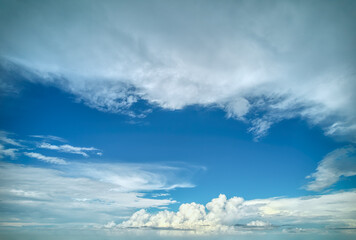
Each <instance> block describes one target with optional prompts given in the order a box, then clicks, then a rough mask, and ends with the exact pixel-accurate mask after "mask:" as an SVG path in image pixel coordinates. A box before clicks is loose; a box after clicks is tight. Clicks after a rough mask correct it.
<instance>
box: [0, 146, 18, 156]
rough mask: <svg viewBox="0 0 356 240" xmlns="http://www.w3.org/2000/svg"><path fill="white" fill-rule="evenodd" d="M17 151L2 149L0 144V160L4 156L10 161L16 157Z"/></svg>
mask: <svg viewBox="0 0 356 240" xmlns="http://www.w3.org/2000/svg"><path fill="white" fill-rule="evenodd" d="M17 151H18V150H17V149H15V148H8V149H6V148H4V146H3V145H2V144H0V158H3V157H4V156H8V157H10V158H12V159H14V158H15V157H16V152H17Z"/></svg>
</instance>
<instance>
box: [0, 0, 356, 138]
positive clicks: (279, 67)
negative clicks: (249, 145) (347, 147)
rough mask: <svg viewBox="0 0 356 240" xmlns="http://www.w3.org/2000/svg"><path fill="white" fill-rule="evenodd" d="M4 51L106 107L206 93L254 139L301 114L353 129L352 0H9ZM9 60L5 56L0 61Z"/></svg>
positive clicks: (182, 102)
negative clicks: (242, 122) (243, 124)
mask: <svg viewBox="0 0 356 240" xmlns="http://www.w3.org/2000/svg"><path fill="white" fill-rule="evenodd" d="M2 6H3V7H2V9H1V10H0V11H1V12H0V13H1V14H0V16H1V19H0V29H1V32H0V33H1V35H2V38H1V40H0V54H1V56H2V58H3V62H6V61H7V62H8V61H10V62H13V63H15V64H17V65H18V66H21V68H25V69H27V71H30V72H32V74H34V76H35V77H31V76H29V75H27V79H29V80H31V81H41V82H44V83H46V84H54V85H56V86H58V87H60V88H62V89H64V90H65V91H68V92H71V93H73V94H75V95H76V96H77V97H78V99H79V100H81V101H83V102H84V103H85V104H87V105H89V106H91V107H94V108H97V109H99V110H102V111H111V112H121V113H125V114H129V115H131V116H139V117H143V116H144V115H145V114H146V113H145V112H141V113H135V112H133V111H132V110H130V107H131V106H133V105H134V104H135V103H136V102H137V101H138V100H140V99H143V100H146V101H148V102H149V103H150V104H153V105H156V106H160V107H162V108H165V109H181V108H184V107H185V106H189V105H194V104H198V105H201V106H208V107H218V108H221V109H224V110H225V111H226V112H227V116H228V117H233V118H237V119H241V120H247V121H248V122H250V124H251V128H250V131H251V132H252V133H254V134H255V136H256V139H258V138H259V137H261V136H263V135H265V134H266V133H267V131H268V129H269V127H270V126H271V125H272V124H274V123H276V122H279V121H281V120H283V119H288V118H294V117H301V118H303V119H306V120H308V121H309V122H310V123H312V124H318V125H320V126H321V127H322V128H324V129H325V133H326V134H329V135H332V136H337V137H343V138H346V139H348V140H351V141H356V139H355V137H354V136H355V135H356V134H355V129H356V128H355V122H356V121H355V118H356V112H355V108H354V107H353V103H354V102H355V101H356V99H355V94H354V92H355V89H356V88H355V80H354V79H355V56H356V53H355V47H354V42H356V34H355V31H354V29H355V21H354V20H355V19H354V14H353V13H354V9H355V2H354V1H337V2H335V1H312V2H309V1H301V2H295V1H264V2H263V3H261V2H260V1H219V2H216V1H194V2H191V1H164V2H162V1H144V2H142V1H129V2H125V1H101V2H100V3H98V2H97V1H76V2H75V3H73V2H72V1H60V2H58V1H16V2H15V1H2ZM3 66H5V67H6V64H5V63H3Z"/></svg>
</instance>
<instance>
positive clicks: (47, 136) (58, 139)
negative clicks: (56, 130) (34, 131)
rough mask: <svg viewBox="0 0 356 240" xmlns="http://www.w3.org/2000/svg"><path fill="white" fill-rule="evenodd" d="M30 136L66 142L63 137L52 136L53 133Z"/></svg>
mask: <svg viewBox="0 0 356 240" xmlns="http://www.w3.org/2000/svg"><path fill="white" fill-rule="evenodd" d="M30 137H33V138H41V139H44V140H52V141H57V142H66V141H67V140H65V139H64V138H61V137H57V136H53V135H30Z"/></svg>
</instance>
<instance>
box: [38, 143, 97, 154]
mask: <svg viewBox="0 0 356 240" xmlns="http://www.w3.org/2000/svg"><path fill="white" fill-rule="evenodd" d="M38 147H39V148H44V149H51V150H57V151H60V152H66V153H73V154H79V155H82V156H84V157H89V155H88V154H87V153H86V152H93V151H95V152H98V151H99V150H98V149H96V148H93V147H73V146H71V145H68V144H65V145H60V146H57V145H52V144H49V143H41V144H39V145H38ZM98 155H99V156H100V152H99V154H98Z"/></svg>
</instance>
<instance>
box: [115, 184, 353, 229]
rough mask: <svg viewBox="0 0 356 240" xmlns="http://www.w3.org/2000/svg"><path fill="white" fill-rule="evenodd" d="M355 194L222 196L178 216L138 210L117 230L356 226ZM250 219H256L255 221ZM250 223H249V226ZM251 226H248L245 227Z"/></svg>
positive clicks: (187, 206)
mask: <svg viewBox="0 0 356 240" xmlns="http://www.w3.org/2000/svg"><path fill="white" fill-rule="evenodd" d="M355 201H356V191H355V190H353V191H349V192H338V193H331V194H326V195H315V196H306V197H298V198H269V199H256V200H248V201H246V200H244V199H242V198H239V197H233V198H230V199H227V198H226V196H225V195H222V194H221V195H220V196H219V197H218V198H215V199H213V200H212V201H211V202H209V203H208V204H206V205H205V206H204V205H201V204H197V203H194V202H193V203H185V204H182V205H181V206H180V208H179V210H178V211H177V212H172V211H167V210H164V211H160V212H158V213H148V212H147V211H145V210H143V209H142V210H139V211H137V212H136V213H134V214H133V215H132V216H131V217H130V219H129V220H127V221H124V222H123V223H121V224H116V225H114V224H110V226H111V227H112V228H114V229H126V228H139V229H145V228H148V229H166V230H189V231H194V232H195V233H199V234H206V233H222V232H228V233H234V232H235V233H236V232H238V231H241V229H240V228H238V226H246V228H250V229H252V228H256V229H261V228H265V229H267V228H271V227H272V224H271V223H273V224H275V225H273V226H276V227H278V226H282V225H285V224H287V225H289V226H293V225H298V224H312V226H318V227H326V226H327V227H332V226H345V227H355V226H356V221H355V217H356V205H355V204H354V203H355ZM251 219H256V220H252V221H251ZM248 221H249V222H248ZM246 222H248V223H247V224H245V223H246Z"/></svg>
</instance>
